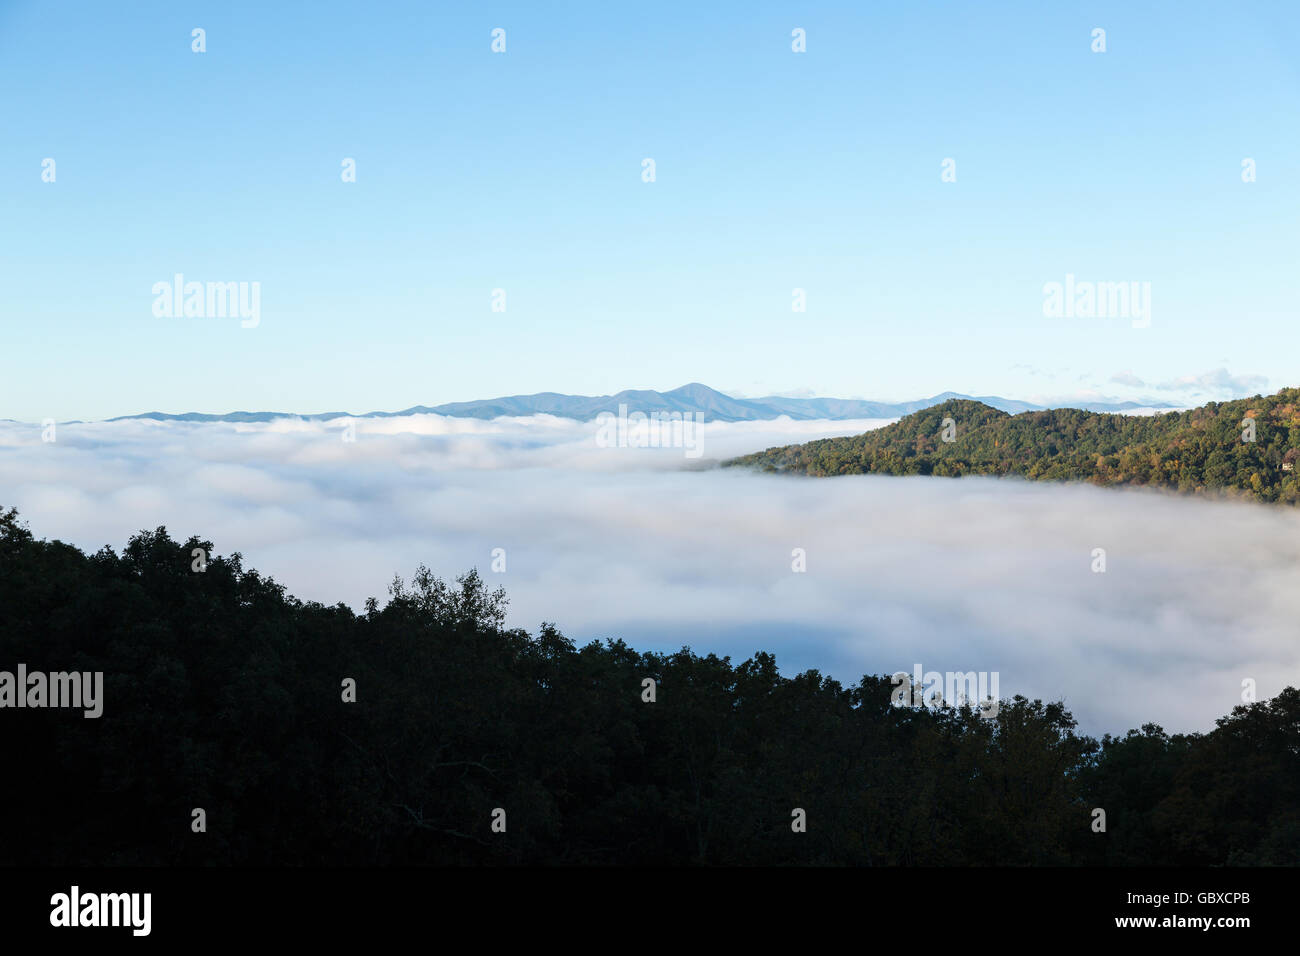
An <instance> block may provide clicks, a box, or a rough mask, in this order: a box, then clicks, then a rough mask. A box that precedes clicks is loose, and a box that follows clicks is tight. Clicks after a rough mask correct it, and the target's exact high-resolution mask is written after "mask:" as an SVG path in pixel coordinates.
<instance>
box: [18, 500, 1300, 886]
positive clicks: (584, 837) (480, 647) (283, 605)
mask: <svg viewBox="0 0 1300 956" xmlns="http://www.w3.org/2000/svg"><path fill="white" fill-rule="evenodd" d="M194 548H202V549H204V550H206V551H207V552H208V553H209V554H212V549H211V545H210V544H209V543H208V542H205V541H202V540H200V539H197V538H192V539H190V540H189V541H186V542H184V543H183V544H182V543H178V542H176V541H174V540H172V539H171V538H170V537H169V536H168V535H167V533H166V531H165V530H164V529H162V528H159V529H158V530H157V531H154V532H146V533H141V534H139V535H136V536H135V537H133V538H132V539H131V541H130V542H129V544H128V545H127V547H126V548H125V549H124V550H123V551H122V553H120V554H118V553H115V552H114V551H113V550H112V549H109V548H104V549H102V550H101V551H99V552H98V553H96V554H93V555H87V554H84V553H82V552H81V551H79V550H78V549H76V548H74V547H71V546H69V545H67V544H63V543H60V542H57V541H53V542H50V541H41V540H37V539H35V538H34V537H33V536H32V535H31V534H30V533H29V532H28V531H27V530H26V529H25V528H24V527H23V526H22V525H21V524H20V523H19V522H18V520H17V518H16V516H15V515H14V513H13V512H12V511H10V512H9V513H8V514H4V513H3V512H0V670H4V669H9V670H12V669H13V667H14V665H15V664H16V663H19V662H22V663H25V664H27V665H28V667H30V668H32V669H44V670H47V671H56V670H71V669H77V670H88V671H95V670H101V671H103V672H104V674H105V684H104V709H103V715H102V716H101V717H100V718H98V719H84V718H83V717H82V715H81V714H80V713H79V712H69V711H53V710H32V709H26V710H14V709H3V710H0V741H2V742H3V746H4V754H5V766H6V768H7V769H8V771H9V773H8V774H7V775H6V780H5V786H4V787H0V819H3V820H4V821H5V822H6V824H7V826H6V833H5V838H4V840H3V841H0V864H22V865H87V864H89V865H96V864H109V865H113V864H162V865H174V864H222V865H224V864H270V865H297V864H359V865H386V864H409V863H414V864H502V863H506V864H510V863H525V864H611V863H613V864H668V865H675V864H849V865H907V864H925V865H967V864H973V865H983V864H1065V863H1080V864H1082V863H1097V864H1112V865H1129V864H1296V863H1298V862H1300V759H1298V757H1297V754H1300V692H1297V691H1296V690H1294V689H1290V688H1288V689H1287V690H1285V691H1283V692H1282V693H1280V694H1279V695H1278V696H1277V697H1275V698H1274V699H1273V700H1271V701H1268V702H1262V703H1256V704H1252V705H1249V706H1241V707H1237V708H1236V709H1234V711H1233V712H1232V714H1231V715H1230V716H1227V717H1225V718H1223V719H1222V720H1220V721H1219V722H1218V728H1217V729H1216V730H1214V731H1212V732H1210V733H1208V734H1204V735H1201V734H1192V735H1175V736H1169V735H1167V734H1165V733H1164V732H1163V731H1162V730H1161V729H1160V728H1158V727H1154V726H1145V727H1143V728H1142V729H1141V730H1139V731H1131V732H1130V733H1129V734H1128V735H1126V736H1123V737H1119V738H1112V737H1106V738H1103V739H1102V740H1101V741H1096V740H1093V739H1091V738H1089V737H1087V736H1084V735H1081V734H1079V733H1078V732H1077V730H1076V726H1075V721H1074V720H1073V718H1072V717H1071V716H1070V714H1069V712H1068V711H1066V710H1065V709H1064V707H1063V706H1062V705H1061V704H1059V703H1047V704H1045V703H1043V702H1042V701H1038V700H1032V701H1031V700H1026V699H1025V698H1023V697H1016V698H1014V699H1012V700H1008V701H1003V703H1002V706H1001V707H1000V709H999V711H998V713H997V715H996V717H993V718H991V719H986V718H983V717H981V716H979V715H978V714H977V713H974V712H972V711H970V710H969V709H960V710H958V709H952V708H942V709H936V710H933V711H932V710H926V709H912V708H905V707H898V706H894V705H893V704H892V703H891V691H893V690H894V688H893V686H892V684H891V682H890V681H889V679H888V678H887V677H872V676H868V677H864V678H863V679H862V680H861V681H859V682H858V683H856V684H854V685H852V686H849V687H845V686H842V685H841V684H840V683H838V682H837V681H835V680H831V679H829V678H827V677H824V676H823V675H821V674H819V673H818V672H817V671H815V670H814V671H808V672H805V673H802V674H799V675H797V676H794V677H783V676H781V675H780V674H779V673H778V671H777V667H776V661H775V659H774V658H773V657H772V656H771V655H770V654H762V653H759V654H756V655H755V656H754V657H753V658H751V659H750V660H747V661H744V662H742V663H740V664H732V663H731V662H730V660H728V659H726V658H718V657H716V656H713V655H708V656H700V655H697V654H694V653H692V652H691V651H690V650H689V649H685V648H683V649H682V650H681V651H678V652H677V653H674V654H650V653H641V652H638V651H636V650H634V649H632V648H630V647H628V646H627V645H626V644H624V643H622V642H621V641H607V642H605V643H603V644H602V643H597V642H593V643H591V644H588V645H587V646H585V647H581V648H579V647H576V646H575V645H574V644H573V643H572V642H571V641H569V640H568V639H566V638H565V637H563V635H561V634H560V632H559V631H558V630H557V629H556V628H555V627H554V626H551V625H547V624H544V625H542V627H541V628H540V630H539V631H538V632H537V633H536V634H535V635H530V634H529V633H527V632H525V631H523V630H517V629H507V628H505V626H504V617H503V610H504V596H503V595H502V594H501V593H500V592H499V591H498V592H492V591H490V590H489V589H488V588H487V587H486V586H485V585H484V583H483V581H482V580H481V579H480V578H479V577H478V575H477V574H476V573H474V572H470V573H468V574H466V575H463V576H462V577H461V578H459V579H458V580H457V582H456V583H455V584H454V585H453V584H447V583H444V582H442V581H440V580H439V579H438V578H436V577H434V576H433V575H431V574H430V573H428V572H427V571H425V570H423V569H421V570H420V571H419V572H418V573H417V574H416V576H415V579H414V581H412V582H411V583H410V584H406V583H404V582H402V581H400V580H399V581H395V582H394V585H393V587H392V589H391V593H390V600H389V601H388V602H387V603H386V604H385V605H384V606H383V607H380V606H379V603H378V602H377V601H371V602H369V604H368V606H367V608H366V610H365V612H364V613H362V614H356V613H354V612H353V611H351V610H350V609H349V608H347V607H346V606H344V605H341V604H339V605H335V606H332V607H326V606H324V605H321V604H317V603H304V602H301V601H299V600H296V599H294V598H293V597H291V596H288V595H286V594H285V591H284V588H283V587H281V586H280V585H278V584H276V583H275V582H274V581H273V580H272V579H270V578H266V577H263V576H262V575H260V574H258V573H257V572H256V571H253V570H251V569H245V568H244V567H243V564H242V561H241V559H240V556H239V555H238V554H234V555H231V556H229V557H212V558H210V559H209V560H208V563H207V569H206V571H203V572H196V571H194V570H193V567H194V565H193V558H192V552H193V549H194ZM345 678H351V679H353V680H355V681H356V700H355V702H353V703H346V702H344V700H343V695H342V694H341V690H340V688H341V683H342V681H343V680H344V679H345ZM646 678H651V679H654V680H655V681H657V693H656V700H655V701H654V702H653V703H649V702H646V701H645V700H644V699H643V693H644V691H643V681H644V680H645V679H646ZM196 807H201V808H203V809H204V810H205V811H206V813H207V832H205V833H195V832H192V830H191V819H192V818H191V811H192V810H193V808H196ZM496 808H502V809H503V810H505V812H506V814H507V830H506V832H504V833H494V832H492V830H491V827H490V822H491V818H492V813H493V811H494V809H496ZM794 808H801V809H803V810H804V811H805V812H806V814H807V831H806V832H803V833H795V832H793V831H792V828H791V819H792V818H791V811H792V810H793V809H794ZM1097 808H1101V809H1104V810H1105V812H1106V824H1107V829H1106V832H1105V833H1097V832H1094V831H1093V828H1092V824H1093V820H1094V814H1093V811H1094V810H1095V809H1097Z"/></svg>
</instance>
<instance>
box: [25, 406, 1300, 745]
mask: <svg viewBox="0 0 1300 956" xmlns="http://www.w3.org/2000/svg"><path fill="white" fill-rule="evenodd" d="M354 424H355V429H356V431H355V440H354V441H344V440H343V428H344V423H343V422H341V421H339V422H333V423H306V422H301V421H296V420H282V421H277V422H273V423H270V424H264V425H230V424H204V425H192V424H178V423H158V422H152V421H125V422H115V423H95V424H87V425H61V426H59V427H58V431H57V434H56V435H55V436H53V437H55V439H56V440H55V441H53V442H44V441H42V430H41V428H40V427H39V426H33V425H19V424H13V423H0V505H6V506H7V505H9V504H13V505H16V506H17V507H18V508H19V510H20V511H21V512H22V514H23V517H24V518H25V519H26V520H27V522H28V524H29V525H30V527H31V529H32V531H33V532H34V533H36V534H37V535H38V536H42V537H49V538H61V539H63V540H65V541H69V542H72V543H74V544H77V545H79V546H81V547H83V548H85V549H89V550H95V549H97V548H99V547H100V546H101V545H104V544H111V545H113V546H114V547H117V548H120V547H121V546H122V545H123V544H124V543H125V541H126V539H127V537H128V536H129V535H130V534H131V533H132V532H134V531H137V530H140V529H142V528H154V527H157V526H158V525H166V526H167V528H168V530H169V531H170V532H171V533H172V535H173V537H176V538H180V539H183V538H185V537H188V536H189V535H190V534H198V535H200V536H202V537H206V538H209V539H211V540H212V541H213V542H214V543H215V544H216V546H217V549H218V551H220V552H222V553H229V552H231V551H235V550H238V551H241V552H243V554H244V556H245V565H246V566H252V567H256V568H258V569H259V570H260V571H262V572H263V573H266V574H270V575H273V576H274V577H275V578H276V579H277V580H278V581H280V582H281V583H283V584H285V585H286V586H287V587H288V589H289V591H290V592H291V593H293V594H295V595H297V596H298V597H300V598H303V599H309V600H319V601H322V602H325V603H334V602H336V601H340V600H342V601H345V602H347V603H348V604H351V605H352V606H354V607H358V608H359V607H360V606H361V604H362V603H363V602H364V600H365V598H366V597H368V596H371V595H374V596H376V597H379V598H380V599H381V601H382V599H383V598H384V597H385V594H386V588H387V585H388V582H389V581H390V580H391V578H392V576H393V574H394V573H401V574H402V575H403V576H409V574H410V572H411V571H412V570H413V569H414V568H415V566H416V565H417V564H419V563H421V562H423V563H424V564H427V565H428V566H429V567H431V568H432V569H433V570H434V571H435V572H436V573H438V574H440V575H442V576H444V577H448V578H450V577H453V576H454V575H455V574H457V573H458V572H460V571H463V570H465V569H467V568H469V567H471V566H477V567H478V568H479V570H480V572H482V573H483V574H484V576H485V578H487V579H488V581H489V583H491V584H493V585H495V584H497V583H500V584H502V585H503V586H505V588H506V590H507V592H508V594H509V596H510V601H511V605H510V623H511V624H512V625H516V626H522V627H528V628H535V627H536V626H537V624H538V623H540V622H541V621H543V620H548V621H554V622H556V623H557V624H558V625H559V626H560V628H561V629H562V630H563V631H564V632H565V633H566V634H567V635H568V636H570V637H572V638H574V639H575V640H577V641H579V642H580V643H582V642H585V641H587V640H589V639H592V638H605V637H621V638H624V639H626V640H627V641H628V642H629V643H631V644H632V645H633V646H636V647H639V648H643V649H662V650H672V649H676V648H678V647H680V646H682V645H683V644H689V645H691V646H692V647H693V648H694V649H695V650H697V651H700V652H707V651H715V652H717V653H720V654H730V655H732V656H733V657H735V658H743V657H747V656H749V655H750V654H752V653H753V652H755V651H756V650H771V651H773V652H775V653H776V655H777V659H778V662H779V663H780V664H781V665H782V668H783V670H785V671H786V672H787V673H792V672H794V671H795V670H798V669H804V668H808V667H817V668H819V669H820V670H822V671H823V672H824V673H829V674H831V675H833V676H835V677H837V678H839V679H840V680H842V681H844V682H846V683H847V682H851V681H854V680H856V679H857V678H858V677H859V676H861V675H862V674H863V673H892V672H894V671H898V670H905V671H909V672H910V671H911V670H912V668H913V665H914V664H916V663H920V664H921V665H922V666H923V668H924V669H925V670H927V671H928V670H938V671H949V670H952V671H971V670H974V671H996V672H998V673H999V675H1000V690H1001V692H1002V694H1003V695H1007V694H1013V693H1024V694H1026V695H1028V696H1031V697H1042V698H1044V699H1064V700H1065V702H1066V704H1067V706H1069V707H1070V708H1071V709H1072V710H1073V711H1074V713H1075V715H1076V717H1078V718H1079V720H1080V723H1081V724H1082V726H1083V729H1084V730H1086V731H1088V732H1092V733H1101V732H1104V731H1112V732H1114V731H1122V730H1124V729H1127V728H1128V727H1131V726H1137V725H1138V724H1140V723H1143V722H1146V721H1155V722H1157V723H1161V724H1163V725H1164V726H1165V727H1166V728H1167V729H1169V730H1206V729H1209V728H1210V727H1211V726H1212V724H1213V719H1214V718H1215V717H1217V716H1221V715H1222V714H1224V713H1226V712H1227V711H1229V710H1230V709H1231V708H1232V707H1233V706H1234V705H1235V704H1237V703H1239V702H1240V700H1241V687H1242V681H1243V680H1246V679H1253V680H1254V681H1256V682H1257V684H1258V695H1259V697H1260V698H1261V699H1262V698H1265V697H1268V696H1271V695H1272V694H1274V693H1276V692H1277V691H1278V690H1279V689H1280V688H1281V687H1283V686H1285V685H1286V684H1300V641H1297V639H1296V634H1295V622H1296V621H1297V620H1298V619H1300V588H1298V587H1297V586H1296V584H1297V580H1296V579H1297V568H1300V534H1298V533H1297V532H1300V515H1297V514H1296V513H1295V512H1293V511H1290V510H1283V509H1274V508H1268V507H1264V506H1258V505H1250V504H1234V503H1223V502H1211V501H1204V500H1194V499H1187V498H1176V497H1172V496H1167V495H1164V494H1160V493H1155V492H1141V491H1124V490H1115V489H1097V488H1092V487H1088V486H1062V485H1049V484H1028V483H1022V482H1014V481H1005V482H999V481H996V480H991V479H972V478H967V479H961V480H958V481H952V480H947V479H927V478H883V477H846V478H837V479H823V480H815V479H799V478H789V477H775V476H766V475H759V474H753V473H749V472H744V471H739V470H735V469H726V470H718V469H709V468H707V467H704V466H706V465H707V463H708V461H709V460H710V459H718V458H722V457H726V456H730V455H735V454H741V453H744V452H749V451H755V450H759V449H762V448H766V447H769V446H772V445H779V444H786V443H789V442H792V441H803V440H807V439H811V438H818V437H825V436H828V435H842V434H855V433H858V432H860V431H862V430H864V429H865V428H867V427H875V426H878V425H881V424H884V423H883V422H878V421H876V422H790V421H788V420H783V421H775V422H741V423H725V424H724V423H708V424H706V425H704V426H703V431H702V433H701V436H700V437H701V447H702V450H703V456H702V457H701V458H698V459H694V460H689V459H687V458H686V457H685V456H684V455H683V450H682V449H681V448H636V447H600V445H599V444H598V442H597V440H596V432H597V426H596V424H595V423H578V422H574V421H569V420H565V419H558V418H552V417H549V416H534V417H531V418H526V419H497V420H495V421H488V422H485V421H477V420H472V419H456V418H443V417H440V416H436V415H421V416H411V417H408V418H397V419H371V420H364V421H357V422H355V423H354ZM494 548H504V549H505V552H506V572H505V573H504V574H494V573H491V572H490V570H489V568H490V565H491V561H492V558H491V554H492V550H493V549H494ZM796 548H802V549H804V551H805V552H806V554H807V571H806V572H805V573H795V572H793V571H792V570H791V562H792V560H793V559H792V551H793V550H794V549H796ZM1095 548H1104V549H1105V550H1106V561H1107V570H1106V572H1105V573H1094V571H1093V570H1092V568H1093V564H1094V558H1093V550H1094V549H1095Z"/></svg>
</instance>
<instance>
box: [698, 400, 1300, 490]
mask: <svg viewBox="0 0 1300 956" xmlns="http://www.w3.org/2000/svg"><path fill="white" fill-rule="evenodd" d="M946 419H948V420H951V423H952V425H951V427H950V429H949V437H951V438H952V439H953V440H952V441H945V440H944V438H945V434H944V433H945V420H946ZM1251 423H1253V430H1254V436H1253V440H1245V439H1244V438H1243V434H1245V435H1246V436H1247V437H1249V429H1250V427H1251ZM1297 457H1300V389H1295V388H1286V389H1282V390H1281V391H1280V392H1278V393H1277V394H1276V395H1269V396H1258V395H1257V396H1255V397H1254V398H1249V399H1241V400H1239V401H1232V402H1210V403H1209V404H1207V405H1203V406H1201V407H1200V408H1193V409H1190V410H1188V411H1184V412H1168V413H1165V414H1159V415H1151V416H1137V415H1113V414H1098V413H1096V412H1085V411H1082V410H1080V409H1074V408H1053V409H1048V410H1046V411H1038V412H1023V413H1021V414H1019V415H1008V414H1007V413H1006V412H1002V411H999V410H997V409H995V408H991V407H990V406H988V405H985V404H983V403H982V402H976V401H971V400H968V399H952V400H950V401H946V402H944V403H942V404H940V405H935V406H933V407H931V408H927V409H925V410H923V411H920V412H916V413H914V414H911V415H907V416H905V417H904V418H901V419H899V420H898V421H897V422H895V423H893V424H892V425H887V426H885V427H884V428H880V429H877V430H875V431H870V432H866V433H865V434H862V435H855V436H852V437H848V438H825V439H821V440H819V441H812V442H807V443H806V444H802V445H787V446H785V447H781V448H769V449H768V450H767V451H763V452H758V453H756V454H752V455H745V456H743V457H740V458H734V459H732V460H730V461H727V462H725V463H724V466H749V467H754V468H758V469H761V470H763V471H773V472H790V473H798V474H806V475H813V476H828V475H863V474H879V475H938V476H946V477H960V476H962V475H996V476H999V477H1002V476H1018V477H1021V478H1030V479H1038V480H1045V481H1088V482H1091V483H1093V484H1097V485H1151V486H1155V487H1161V488H1171V489H1177V490H1178V491H1180V492H1186V493H1194V494H1223V495H1234V496H1244V497H1252V498H1257V499H1259V500H1261V501H1269V502H1282V503H1284V504H1289V505H1294V504H1296V503H1297V502H1300V465H1297V464H1296V459H1297Z"/></svg>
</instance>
